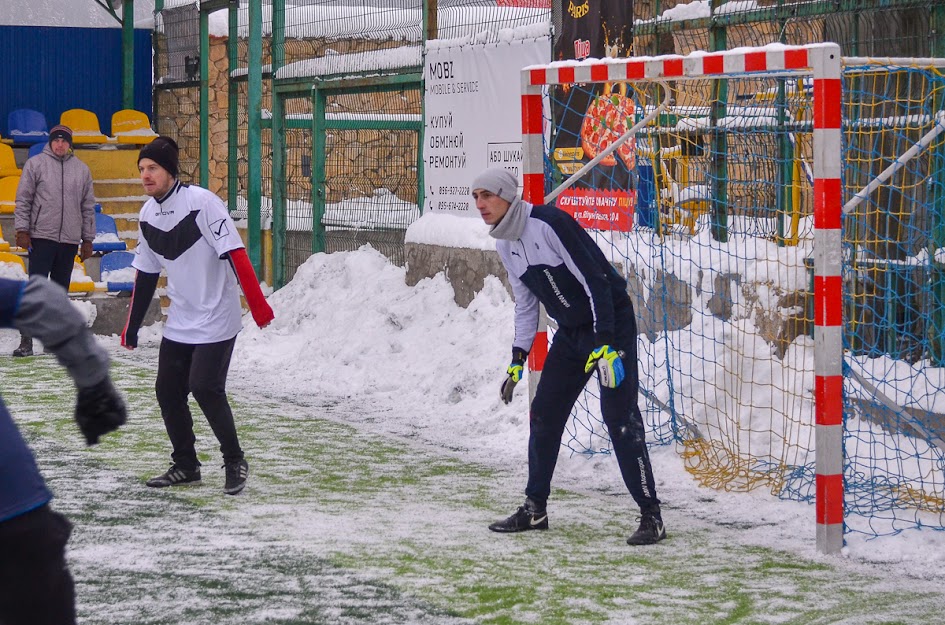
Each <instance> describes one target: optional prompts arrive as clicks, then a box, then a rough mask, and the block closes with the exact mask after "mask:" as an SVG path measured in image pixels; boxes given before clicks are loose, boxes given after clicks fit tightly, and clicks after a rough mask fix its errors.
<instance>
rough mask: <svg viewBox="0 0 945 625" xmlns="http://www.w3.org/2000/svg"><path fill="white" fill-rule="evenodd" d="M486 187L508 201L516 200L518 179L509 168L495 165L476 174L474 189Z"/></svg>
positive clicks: (473, 183)
mask: <svg viewBox="0 0 945 625" xmlns="http://www.w3.org/2000/svg"><path fill="white" fill-rule="evenodd" d="M476 189H485V190H486V191H491V192H492V193H495V194H496V195H498V196H499V197H500V198H502V199H503V200H505V201H506V202H510V203H511V202H514V201H515V196H517V195H518V180H516V179H515V176H513V175H512V172H510V171H509V170H507V169H502V168H501V167H493V168H491V169H487V170H486V171H484V172H482V173H481V174H479V175H478V176H476V178H475V180H473V182H472V190H473V191H475V190H476Z"/></svg>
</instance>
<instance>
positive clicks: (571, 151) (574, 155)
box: [554, 148, 584, 161]
mask: <svg viewBox="0 0 945 625" xmlns="http://www.w3.org/2000/svg"><path fill="white" fill-rule="evenodd" d="M582 158H584V148H555V151H554V159H555V161H579V160H581V159H582Z"/></svg>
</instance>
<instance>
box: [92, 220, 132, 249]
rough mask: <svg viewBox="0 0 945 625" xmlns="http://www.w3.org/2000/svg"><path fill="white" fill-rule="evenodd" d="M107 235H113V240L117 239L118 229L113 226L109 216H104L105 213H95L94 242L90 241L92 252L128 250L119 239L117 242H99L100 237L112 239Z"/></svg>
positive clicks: (113, 222) (113, 221)
mask: <svg viewBox="0 0 945 625" xmlns="http://www.w3.org/2000/svg"><path fill="white" fill-rule="evenodd" d="M109 235H114V236H115V238H118V228H117V227H116V226H115V220H114V218H112V216H111V215H106V214H105V213H100V212H96V213H95V240H94V241H92V251H94V252H116V251H121V250H125V249H127V248H128V246H127V245H125V242H124V241H122V240H121V239H119V240H118V241H101V240H99V239H100V238H102V237H105V238H109V239H110V238H112V237H110V236H109Z"/></svg>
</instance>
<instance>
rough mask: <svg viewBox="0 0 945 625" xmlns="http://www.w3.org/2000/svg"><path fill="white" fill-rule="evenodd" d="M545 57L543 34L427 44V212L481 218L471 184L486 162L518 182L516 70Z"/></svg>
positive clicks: (519, 137)
mask: <svg viewBox="0 0 945 625" xmlns="http://www.w3.org/2000/svg"><path fill="white" fill-rule="evenodd" d="M550 55H551V41H550V40H549V39H548V38H541V39H518V40H512V41H508V42H500V43H498V44H490V45H487V46H456V47H440V46H436V47H430V48H428V49H427V54H426V61H425V65H424V70H423V71H424V79H425V82H426V93H425V95H424V109H425V119H424V123H425V125H426V128H425V134H424V142H423V161H424V172H423V176H424V187H425V196H426V199H425V202H424V211H428V210H430V211H441V212H449V213H456V214H460V215H467V216H470V217H478V216H479V214H478V212H477V211H476V206H475V204H474V203H473V200H472V196H471V195H470V189H469V183H470V182H472V179H473V178H475V177H476V176H477V175H479V173H480V172H482V170H484V169H486V168H487V167H505V168H506V169H508V170H509V171H511V172H512V173H513V174H515V175H516V176H517V177H518V179H519V184H520V185H521V180H522V173H521V165H522V106H521V83H522V81H521V69H522V68H523V67H525V66H527V65H535V64H539V63H548V62H550V60H551V58H550Z"/></svg>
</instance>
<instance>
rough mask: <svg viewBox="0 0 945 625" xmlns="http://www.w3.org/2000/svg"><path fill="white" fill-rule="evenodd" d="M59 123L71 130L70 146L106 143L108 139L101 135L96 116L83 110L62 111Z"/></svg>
mask: <svg viewBox="0 0 945 625" xmlns="http://www.w3.org/2000/svg"><path fill="white" fill-rule="evenodd" d="M59 123H60V124H62V125H63V126H68V127H69V128H71V129H72V144H73V145H77V144H81V143H108V141H109V138H108V137H106V136H105V135H103V134H102V129H101V128H100V127H99V125H98V116H97V115H96V114H95V113H93V112H92V111H87V110H85V109H69V110H68V111H63V113H62V116H61V117H60V118H59Z"/></svg>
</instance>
